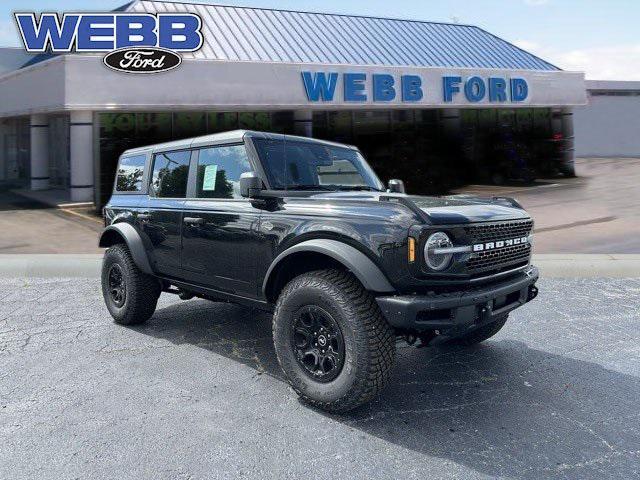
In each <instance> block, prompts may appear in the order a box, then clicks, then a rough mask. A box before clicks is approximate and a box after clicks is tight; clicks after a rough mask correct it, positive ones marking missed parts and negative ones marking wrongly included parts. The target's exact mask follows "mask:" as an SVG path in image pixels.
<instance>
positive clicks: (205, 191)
mask: <svg viewBox="0 0 640 480" xmlns="http://www.w3.org/2000/svg"><path fill="white" fill-rule="evenodd" d="M249 171H251V164H250V163H249V158H248V157H247V151H246V149H245V146H244V145H224V146H220V147H210V148H203V149H202V150H200V155H199V156H198V179H197V182H196V197H198V198H241V196H240V175H241V174H242V173H244V172H249Z"/></svg>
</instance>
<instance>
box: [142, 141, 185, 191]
mask: <svg viewBox="0 0 640 480" xmlns="http://www.w3.org/2000/svg"><path fill="white" fill-rule="evenodd" d="M190 159H191V151H190V150H183V151H179V152H163V153H158V154H156V155H155V156H154V160H153V176H152V178H151V185H150V191H149V194H150V195H152V196H155V197H161V198H185V197H186V196H187V179H188V178H189V160H190Z"/></svg>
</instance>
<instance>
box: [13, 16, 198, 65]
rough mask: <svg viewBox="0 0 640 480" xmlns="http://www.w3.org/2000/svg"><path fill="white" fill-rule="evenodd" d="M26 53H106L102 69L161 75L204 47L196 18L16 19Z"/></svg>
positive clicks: (81, 17) (78, 17) (85, 17)
mask: <svg viewBox="0 0 640 480" xmlns="http://www.w3.org/2000/svg"><path fill="white" fill-rule="evenodd" d="M15 18H16V23H17V25H18V30H19V31H20V35H21V36H22V41H23V43H24V47H25V49H26V50H27V52H30V53H43V52H51V53H69V52H108V53H107V55H106V56H105V57H104V64H105V65H106V66H108V67H109V68H111V69H114V70H118V71H122V72H127V73H157V72H164V71H167V70H171V69H173V68H176V67H178V66H179V65H180V64H181V63H182V57H181V56H180V54H179V53H178V52H194V51H196V50H199V49H200V48H201V47H202V42H203V37H202V20H201V19H200V17H199V16H198V15H196V14H193V13H181V14H178V13H171V14H169V13H159V14H157V15H154V14H150V13H136V14H131V13H65V14H63V15H62V17H59V16H58V15H57V14H56V13H43V14H41V15H40V17H39V18H38V17H36V14H35V13H16V14H15Z"/></svg>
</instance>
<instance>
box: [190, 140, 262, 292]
mask: <svg viewBox="0 0 640 480" xmlns="http://www.w3.org/2000/svg"><path fill="white" fill-rule="evenodd" d="M194 156H197V157H195V158H194V159H193V160H192V164H193V166H194V168H196V172H195V174H194V175H193V176H194V177H195V188H194V189H193V195H190V197H191V196H193V197H194V198H189V199H188V200H187V201H186V203H185V207H184V216H183V219H182V221H183V225H182V232H183V234H182V267H183V269H184V271H185V276H187V277H188V278H193V279H195V280H196V281H197V283H199V284H201V285H205V286H208V287H210V288H214V289H216V290H220V291H224V292H227V293H232V294H236V295H242V296H245V297H253V298H255V297H256V296H257V289H256V256H255V252H256V246H257V226H258V222H259V220H260V210H259V209H257V208H255V207H254V206H253V205H252V203H251V201H249V200H248V199H244V198H242V197H241V196H240V190H239V181H240V175H241V174H242V173H244V172H248V171H251V170H252V167H251V165H250V162H249V159H248V157H247V153H246V150H245V146H244V145H242V144H238V145H220V146H211V147H205V148H202V149H200V150H195V151H194ZM190 193H191V192H190Z"/></svg>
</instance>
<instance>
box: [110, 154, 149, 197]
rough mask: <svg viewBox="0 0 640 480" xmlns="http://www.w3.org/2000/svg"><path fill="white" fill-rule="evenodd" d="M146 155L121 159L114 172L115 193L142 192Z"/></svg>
mask: <svg viewBox="0 0 640 480" xmlns="http://www.w3.org/2000/svg"><path fill="white" fill-rule="evenodd" d="M145 160H146V155H135V156H132V157H122V158H121V159H120V164H119V165H118V170H117V172H116V191H117V192H139V191H140V190H142V176H143V175H144V162H145Z"/></svg>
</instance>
